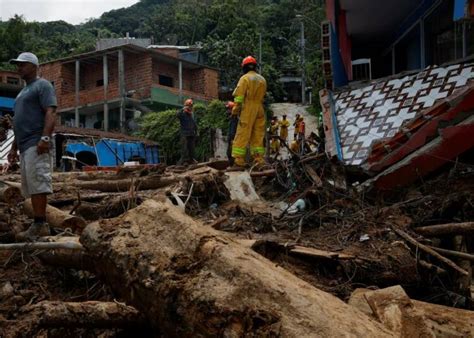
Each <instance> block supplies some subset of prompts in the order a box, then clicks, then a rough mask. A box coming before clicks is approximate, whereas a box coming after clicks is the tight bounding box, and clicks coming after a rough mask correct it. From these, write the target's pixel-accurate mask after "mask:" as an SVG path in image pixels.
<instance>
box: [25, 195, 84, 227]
mask: <svg viewBox="0 0 474 338" xmlns="http://www.w3.org/2000/svg"><path fill="white" fill-rule="evenodd" d="M23 208H24V210H25V213H26V214H27V215H28V216H29V217H33V205H32V204H31V199H27V200H26V201H25V204H24V206H23ZM46 221H47V222H48V223H49V225H50V226H52V227H54V228H62V229H66V228H70V229H72V230H73V231H76V229H78V230H82V229H83V228H84V227H85V226H86V221H85V220H84V219H83V218H81V217H77V216H72V215H69V214H68V213H67V212H65V211H62V210H60V209H57V208H55V207H53V206H51V205H47V207H46Z"/></svg>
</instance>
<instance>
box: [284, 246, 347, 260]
mask: <svg viewBox="0 0 474 338" xmlns="http://www.w3.org/2000/svg"><path fill="white" fill-rule="evenodd" d="M289 252H290V253H293V254H299V255H304V256H308V257H314V258H325V259H355V258H356V257H355V256H353V255H348V254H344V253H339V252H331V251H325V250H319V249H315V248H308V247H304V246H299V245H296V246H294V247H292V248H291V249H290V250H289Z"/></svg>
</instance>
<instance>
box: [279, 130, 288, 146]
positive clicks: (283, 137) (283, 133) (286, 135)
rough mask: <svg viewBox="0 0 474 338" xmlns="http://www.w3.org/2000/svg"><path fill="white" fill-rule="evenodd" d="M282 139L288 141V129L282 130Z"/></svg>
mask: <svg viewBox="0 0 474 338" xmlns="http://www.w3.org/2000/svg"><path fill="white" fill-rule="evenodd" d="M280 138H282V139H283V140H284V141H285V142H286V140H287V139H288V128H283V127H281V128H280Z"/></svg>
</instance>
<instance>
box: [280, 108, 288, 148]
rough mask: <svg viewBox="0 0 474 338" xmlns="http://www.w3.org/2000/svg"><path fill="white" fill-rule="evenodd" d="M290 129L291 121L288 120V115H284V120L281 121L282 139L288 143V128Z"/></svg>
mask: <svg viewBox="0 0 474 338" xmlns="http://www.w3.org/2000/svg"><path fill="white" fill-rule="evenodd" d="M289 127H290V121H288V120H287V119H286V114H284V115H283V120H281V121H280V138H281V139H282V140H283V141H285V142H287V141H288V128H289Z"/></svg>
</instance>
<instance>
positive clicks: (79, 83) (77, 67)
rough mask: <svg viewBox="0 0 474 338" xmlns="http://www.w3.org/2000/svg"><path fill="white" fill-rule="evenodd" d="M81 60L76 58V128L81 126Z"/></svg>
mask: <svg viewBox="0 0 474 338" xmlns="http://www.w3.org/2000/svg"><path fill="white" fill-rule="evenodd" d="M80 67H81V65H80V61H79V60H76V87H75V91H76V107H75V114H74V119H75V121H74V126H75V127H76V128H79V91H80V85H81V82H80V80H81V79H80V74H81V73H80Z"/></svg>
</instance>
